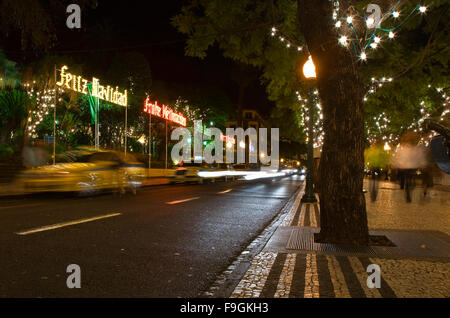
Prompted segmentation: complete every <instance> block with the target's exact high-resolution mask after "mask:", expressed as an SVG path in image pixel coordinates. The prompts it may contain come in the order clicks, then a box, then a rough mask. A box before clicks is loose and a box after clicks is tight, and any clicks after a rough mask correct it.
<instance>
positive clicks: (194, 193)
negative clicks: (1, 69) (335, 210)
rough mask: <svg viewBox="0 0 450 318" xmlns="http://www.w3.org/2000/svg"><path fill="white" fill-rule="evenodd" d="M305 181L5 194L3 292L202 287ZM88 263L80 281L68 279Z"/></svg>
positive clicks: (141, 292)
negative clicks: (72, 269)
mask: <svg viewBox="0 0 450 318" xmlns="http://www.w3.org/2000/svg"><path fill="white" fill-rule="evenodd" d="M301 183H302V181H301V180H300V177H299V176H291V177H284V178H276V179H263V180H257V181H256V180H255V181H251V182H231V183H225V182H217V183H213V184H203V185H170V186H154V187H149V188H146V189H143V190H141V191H140V192H138V194H137V195H131V194H127V195H124V196H122V197H120V196H117V195H113V194H105V195H100V196H95V197H90V198H73V197H67V196H57V197H55V196H50V195H40V196H32V197H26V198H21V199H9V200H2V201H0V242H1V243H0V297H196V296H198V294H199V293H200V292H202V291H204V290H206V289H207V288H208V287H209V285H210V284H212V283H213V282H214V280H215V278H216V276H217V275H218V274H220V273H221V272H222V271H223V270H224V269H225V268H226V267H227V266H228V265H229V264H230V263H231V262H232V261H233V259H234V258H235V257H237V256H238V255H239V254H240V252H241V251H242V250H244V249H245V247H246V246H247V245H248V244H249V243H250V242H251V241H252V240H253V239H254V238H255V237H256V236H257V235H258V234H259V233H260V232H261V231H262V230H263V229H264V228H265V227H266V226H267V225H268V224H269V223H270V221H271V220H272V219H273V217H274V216H276V215H277V213H278V212H279V211H280V209H281V208H282V207H283V205H284V204H285V203H286V202H287V200H288V199H289V198H290V196H291V195H292V194H293V193H294V192H295V191H296V190H297V189H298V187H299V186H300V185H301ZM70 264H77V265H79V266H80V268H81V288H79V289H77V288H74V289H69V288H68V287H67V285H66V280H67V277H68V276H69V275H70V273H67V272H66V269H67V266H68V265H70Z"/></svg>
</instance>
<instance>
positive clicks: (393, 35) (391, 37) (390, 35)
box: [389, 31, 395, 39]
mask: <svg viewBox="0 0 450 318" xmlns="http://www.w3.org/2000/svg"><path fill="white" fill-rule="evenodd" d="M394 37H395V33H394V32H392V31H389V38H390V39H393V38H394Z"/></svg>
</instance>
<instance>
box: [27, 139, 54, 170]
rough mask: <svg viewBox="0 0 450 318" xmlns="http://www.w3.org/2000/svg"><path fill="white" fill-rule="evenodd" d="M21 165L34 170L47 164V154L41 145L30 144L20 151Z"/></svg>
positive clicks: (37, 143)
mask: <svg viewBox="0 0 450 318" xmlns="http://www.w3.org/2000/svg"><path fill="white" fill-rule="evenodd" d="M22 157H23V164H24V166H25V167H27V168H36V167H40V166H43V165H45V164H46V163H47V160H48V153H47V151H46V149H45V147H44V145H43V144H42V143H39V142H34V141H33V142H32V143H31V145H27V146H24V147H23V149H22Z"/></svg>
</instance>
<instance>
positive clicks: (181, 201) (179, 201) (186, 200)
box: [166, 197, 200, 204]
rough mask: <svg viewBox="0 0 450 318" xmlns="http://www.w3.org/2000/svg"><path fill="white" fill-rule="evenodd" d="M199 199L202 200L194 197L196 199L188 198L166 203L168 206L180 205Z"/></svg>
mask: <svg viewBox="0 0 450 318" xmlns="http://www.w3.org/2000/svg"><path fill="white" fill-rule="evenodd" d="M197 199H200V197H194V198H188V199H183V200H176V201H169V202H166V204H178V203H183V202H188V201H192V200H197Z"/></svg>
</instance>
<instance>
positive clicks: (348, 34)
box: [270, 0, 450, 147]
mask: <svg viewBox="0 0 450 318" xmlns="http://www.w3.org/2000/svg"><path fill="white" fill-rule="evenodd" d="M330 1H331V2H332V4H333V16H332V19H333V24H334V26H335V28H336V30H337V41H338V42H339V44H341V45H343V46H346V47H348V46H351V47H352V48H353V49H354V51H355V54H356V55H357V56H358V57H359V59H360V60H361V61H366V60H367V58H368V52H369V50H375V49H377V48H378V47H379V46H380V43H381V42H382V41H384V40H386V39H389V40H392V39H394V38H395V36H396V31H397V30H398V29H399V28H400V27H401V26H403V25H404V24H405V23H406V22H407V21H408V20H409V19H410V18H411V17H413V16H414V15H417V14H425V13H426V12H427V10H428V7H427V6H425V5H424V4H423V3H422V1H421V0H419V1H418V3H417V5H415V6H414V7H413V8H412V9H411V10H410V11H409V12H406V13H402V12H401V11H400V10H399V9H398V7H399V5H400V3H401V1H397V2H396V3H395V4H394V5H393V6H392V8H391V9H389V10H388V11H387V12H386V13H385V14H384V15H382V16H381V17H380V18H379V20H378V21H377V19H376V18H375V17H374V16H373V15H369V16H366V15H365V14H364V13H362V16H363V21H361V19H358V18H357V17H356V16H352V15H346V16H344V15H342V14H341V10H340V7H339V1H336V0H330ZM402 17H403V18H402ZM384 22H389V23H390V25H391V26H390V27H384V26H381V24H382V23H384ZM357 28H361V29H362V30H363V32H360V33H362V34H363V35H364V36H363V37H360V36H358V32H357V30H356V29H357ZM270 35H271V37H272V38H277V39H278V40H279V41H280V42H281V43H282V44H283V45H284V46H285V47H286V48H288V49H294V50H296V51H298V52H301V51H303V46H302V45H299V44H298V43H297V41H295V40H292V39H291V38H290V37H288V36H286V35H284V34H283V33H282V32H280V30H279V29H278V28H277V27H275V26H273V27H272V28H271V30H270ZM393 81H394V78H393V77H382V78H374V77H373V78H372V79H371V82H370V84H369V86H368V90H367V94H366V95H365V96H364V100H363V101H364V102H366V101H367V100H368V98H369V96H370V95H372V94H375V93H376V92H377V90H378V89H380V88H382V87H383V86H384V85H386V84H388V83H391V82H393ZM429 87H431V85H430V86H429ZM436 91H437V92H441V93H442V95H441V97H442V98H443V105H442V106H443V111H442V113H441V115H440V116H439V117H438V120H439V121H443V120H444V119H445V118H446V117H449V114H450V108H449V101H450V97H449V95H448V94H447V93H445V92H444V89H441V88H437V89H436ZM315 94H316V95H317V94H318V93H317V91H316V92H315ZM296 96H297V99H298V101H299V102H300V106H301V112H300V120H301V122H302V124H303V125H305V126H306V125H307V122H308V120H309V116H308V109H307V105H306V102H307V99H304V98H302V97H301V96H300V93H299V92H298V91H297V92H296ZM424 105H425V102H424V101H422V102H421V109H420V113H421V117H420V118H419V119H418V120H417V122H413V123H412V124H411V125H410V126H408V127H406V129H407V130H413V131H414V132H420V133H422V132H423V128H422V124H423V123H424V121H425V120H426V119H428V118H431V114H430V113H429V112H428V111H426V109H425V108H424ZM316 106H317V108H318V110H317V112H318V114H319V116H317V118H316V119H315V123H314V126H315V131H316V133H315V135H316V136H315V138H314V139H315V140H314V146H315V147H320V146H321V145H322V142H323V129H322V119H323V114H322V109H321V107H320V103H317V104H316ZM370 120H373V123H374V125H372V128H368V130H367V135H368V139H369V141H370V142H371V143H373V142H375V141H378V140H379V138H377V137H379V136H381V140H382V141H383V142H385V143H391V144H398V142H399V137H398V136H394V135H393V134H392V133H389V125H390V124H391V121H390V119H389V118H388V117H387V115H386V113H385V112H382V113H381V114H379V115H378V116H374V117H372V118H370ZM373 127H374V128H373ZM401 129H402V130H403V129H404V127H401ZM306 135H307V138H309V136H308V133H307V132H306ZM435 135H436V133H435V132H432V133H430V134H429V135H426V136H425V135H423V136H422V139H421V142H424V143H425V144H427V143H428V141H427V139H430V138H432V137H434V136H435Z"/></svg>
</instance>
